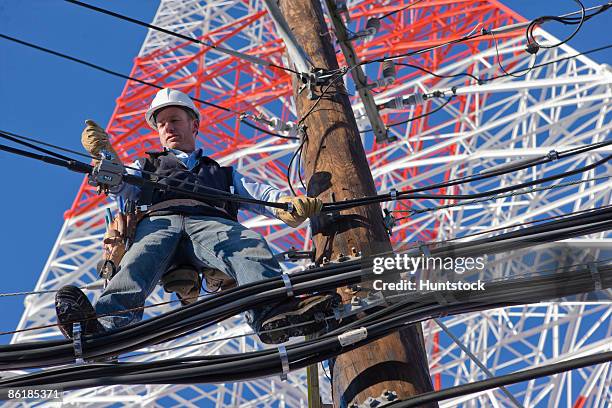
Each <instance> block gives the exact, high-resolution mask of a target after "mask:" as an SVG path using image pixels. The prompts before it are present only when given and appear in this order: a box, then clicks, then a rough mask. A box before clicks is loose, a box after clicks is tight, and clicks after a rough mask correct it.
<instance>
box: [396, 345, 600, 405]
mask: <svg viewBox="0 0 612 408" xmlns="http://www.w3.org/2000/svg"><path fill="white" fill-rule="evenodd" d="M609 361H612V351H607V352H603V353H596V354H592V355H588V356H584V357H578V358H573V359H570V360H565V361H562V362H559V363H552V364H545V365H542V366H540V367H536V368H531V369H527V370H523V371H518V372H514V373H512V374H504V375H499V376H495V377H493V378H489V379H486V380H481V381H475V382H472V383H469V384H464V385H457V386H454V387H450V388H446V389H443V390H440V391H431V392H425V393H423V394H420V395H417V396H416V397H411V398H407V399H404V400H402V401H395V402H392V403H391V404H389V405H387V406H388V407H392V408H409V407H422V406H423V405H426V404H429V403H432V402H435V401H443V400H446V399H449V398H455V397H462V396H466V395H470V394H475V393H478V392H482V391H486V390H490V389H493V388H498V387H502V386H505V385H512V384H516V383H519V382H523V381H528V380H536V379H538V378H542V377H546V376H550V375H555V374H559V373H563V372H566V371H570V370H576V369H579V368H584V367H588V366H593V365H597V364H603V363H606V362H609Z"/></svg>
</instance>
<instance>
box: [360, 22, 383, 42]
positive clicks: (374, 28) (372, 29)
mask: <svg viewBox="0 0 612 408" xmlns="http://www.w3.org/2000/svg"><path fill="white" fill-rule="evenodd" d="M378 30H380V20H379V19H378V18H376V17H371V18H369V19H368V22H367V23H366V26H365V30H364V31H365V32H366V33H367V35H366V37H365V41H371V40H372V39H373V38H374V36H375V35H376V33H378Z"/></svg>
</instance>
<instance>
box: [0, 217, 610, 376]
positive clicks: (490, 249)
mask: <svg viewBox="0 0 612 408" xmlns="http://www.w3.org/2000/svg"><path fill="white" fill-rule="evenodd" d="M611 213H612V211H611V210H608V209H606V210H600V211H596V212H593V213H591V214H586V215H579V216H573V217H569V218H568V219H565V220H560V221H555V222H552V223H546V224H544V225H538V226H534V227H529V228H525V229H523V230H521V231H514V232H510V233H506V234H503V235H501V236H497V237H491V238H485V239H479V240H475V241H473V242H468V243H460V244H454V245H450V246H442V247H438V248H432V251H431V252H432V254H433V255H434V256H441V257H442V256H444V255H448V256H454V257H457V256H459V257H461V256H472V255H475V254H482V253H491V254H492V253H496V252H502V251H506V250H511V249H519V248H521V247H525V246H532V245H538V244H539V243H546V242H550V241H558V240H561V239H567V238H572V237H574V236H580V235H584V234H587V233H588V234H590V233H595V232H598V231H601V230H606V229H608V228H610V227H611V226H612V221H611V219H612V217H611V216H610V214H611ZM417 252H419V251H418V250H417V251H416V252H415V251H412V252H411V254H412V255H414V256H417V255H418V253H417ZM372 259H373V258H371V257H366V258H362V259H359V260H355V261H348V262H344V263H340V264H337V265H333V266H323V267H319V268H317V269H315V270H309V271H304V272H298V273H295V274H292V277H291V280H292V282H293V288H294V291H295V293H296V295H300V294H303V293H312V291H324V290H331V289H334V288H336V287H337V286H345V285H351V284H355V283H358V282H361V281H362V280H363V279H364V278H365V279H367V278H368V276H375V275H373V274H372V271H371V265H372ZM368 264H369V265H370V267H369V269H368V266H367V265H368ZM364 268H365V269H364ZM368 271H370V272H368ZM589 276H590V275H589ZM602 276H604V275H602ZM606 276H607V275H606ZM604 278H605V277H604ZM605 279H607V278H605ZM610 279H612V276H611V277H610ZM606 282H607V281H606ZM607 284H608V283H606V285H607ZM610 284H612V282H610ZM555 293H556V294H557V296H560V293H559V292H555ZM285 296H286V288H285V287H284V284H283V283H282V280H281V279H280V278H271V279H267V280H264V281H259V282H255V283H252V284H247V285H243V286H240V287H237V288H233V289H229V290H227V291H226V292H224V293H220V294H218V295H213V296H210V297H208V298H205V299H203V300H201V301H198V302H196V303H194V304H191V305H188V306H185V307H183V308H182V309H178V310H173V311H170V312H168V313H166V314H164V315H160V316H156V317H153V318H151V319H149V320H147V321H141V322H139V323H136V324H134V325H131V326H128V327H127V328H124V329H122V330H120V331H119V332H111V333H106V334H104V336H102V338H101V339H96V337H93V338H91V336H86V338H85V341H84V352H85V357H86V358H92V357H95V356H107V355H112V354H117V353H121V352H125V351H129V350H132V349H137V348H141V347H145V346H146V345H151V344H156V343H159V342H162V341H167V340H168V339H169V338H174V337H176V336H177V335H179V334H180V333H185V332H191V331H194V330H199V329H201V328H203V327H206V326H208V325H210V324H213V323H216V322H218V321H220V320H223V319H225V318H228V317H231V316H233V315H235V314H236V313H239V312H241V311H243V310H247V309H251V308H253V307H256V305H259V304H265V303H269V302H270V301H272V300H273V299H280V298H283V297H285ZM133 336H137V337H136V338H134V337H133ZM58 347H59V348H58ZM9 350H13V351H14V352H16V353H18V354H19V355H20V356H21V357H20V358H19V360H15V357H14V354H13V352H9ZM26 350H27V353H26V354H23V353H24V352H25V351H26ZM62 350H63V351H62ZM71 350H72V349H71V346H70V342H68V341H52V342H36V343H26V344H21V345H10V346H0V367H2V368H3V369H9V368H10V369H12V368H23V367H27V366H31V365H32V363H33V362H36V364H35V365H36V366H44V365H50V364H51V365H53V364H60V363H62V362H66V359H68V360H69V361H70V359H71V358H73V357H71V356H72V354H71V353H72V351H71Z"/></svg>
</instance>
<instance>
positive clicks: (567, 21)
mask: <svg viewBox="0 0 612 408" xmlns="http://www.w3.org/2000/svg"><path fill="white" fill-rule="evenodd" d="M573 1H574V2H575V3H576V4H578V6H579V7H580V20H579V21H578V23H574V22H572V21H573V18H571V17H569V18H568V17H557V16H542V17H538V18H536V19H535V20H533V21H532V22H531V23H529V25H528V26H527V30H525V36H526V37H527V44H530V43H532V44H535V45H536V46H537V47H538V49H539V48H548V49H550V48H556V47H559V46H560V45H562V44H565V43H567V42H568V41H569V40H571V39H572V38H574V37H575V36H576V34H578V31H580V29H581V28H582V25H583V24H584V22H585V21H586V20H585V17H586V11H585V8H584V4H582V2H581V1H580V0H573ZM602 9H603V7H602ZM602 11H603V10H600V11H599V12H598V13H594V14H593V15H597V14H599V13H600V12H602ZM593 15H591V16H590V17H592V16H593ZM590 17H589V18H590ZM546 21H558V22H561V23H563V24H578V26H577V27H576V29H575V30H574V32H573V33H571V34H570V35H569V36H567V37H566V38H565V39H564V40H562V41H560V42H559V43H557V44H554V45H541V44H540V43H538V42H537V40H536V39H535V37H534V36H533V30H534V29H535V27H536V26H537V25H540V24H542V23H544V22H546Z"/></svg>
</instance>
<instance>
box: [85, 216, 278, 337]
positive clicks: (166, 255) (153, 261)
mask: <svg viewBox="0 0 612 408" xmlns="http://www.w3.org/2000/svg"><path fill="white" fill-rule="evenodd" d="M177 260H178V261H179V262H180V263H188V264H189V263H190V264H192V265H194V266H196V267H198V268H201V267H207V268H214V269H218V270H220V271H221V272H224V273H225V274H227V275H229V276H231V277H232V278H234V279H235V280H236V282H237V284H238V285H244V284H246V283H251V282H257V281H260V280H262V279H266V278H271V277H275V276H279V275H280V274H281V267H280V265H279V263H278V261H277V260H276V259H275V258H274V255H273V254H272V251H271V250H270V248H269V247H268V244H267V242H266V240H265V239H264V238H263V236H261V235H260V234H258V233H257V232H255V231H251V230H250V229H248V228H246V227H245V226H243V225H242V224H240V223H238V222H235V221H231V220H227V219H224V218H217V217H207V216H188V215H185V216H183V215H178V214H176V215H163V216H150V217H147V218H145V219H143V220H142V221H141V222H140V223H139V224H138V228H137V229H136V235H135V238H134V243H133V245H132V246H131V248H130V249H129V251H127V253H126V254H125V256H124V257H123V259H122V260H121V263H120V270H119V272H118V273H117V275H115V276H114V277H113V279H112V280H111V281H110V283H109V285H108V286H107V287H106V289H105V290H104V292H103V293H102V295H101V296H100V299H98V301H97V302H96V304H95V309H96V313H97V314H98V315H102V314H110V316H107V317H100V318H99V321H100V323H101V324H102V325H103V326H104V327H105V328H106V329H109V330H112V329H115V328H118V327H123V326H126V325H128V324H130V323H136V322H138V321H140V320H141V319H142V314H143V310H142V309H138V310H135V311H130V312H127V313H121V314H116V315H115V314H114V313H116V312H118V311H122V310H127V309H133V308H139V307H142V306H144V304H145V300H146V298H147V297H148V296H149V295H150V294H151V292H153V290H154V289H155V286H156V285H157V283H158V282H159V280H160V279H161V277H162V275H163V274H164V273H165V272H166V271H167V270H168V267H169V266H170V265H172V264H173V263H176V262H177ZM270 308H271V306H264V307H262V308H257V309H253V310H250V311H248V312H247V313H246V317H247V321H248V322H249V324H250V325H251V327H253V328H254V329H256V328H255V327H254V323H255V322H257V321H258V320H260V318H261V317H262V314H264V313H265V312H267V311H268V310H269V309H270Z"/></svg>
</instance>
